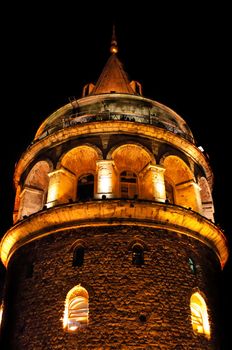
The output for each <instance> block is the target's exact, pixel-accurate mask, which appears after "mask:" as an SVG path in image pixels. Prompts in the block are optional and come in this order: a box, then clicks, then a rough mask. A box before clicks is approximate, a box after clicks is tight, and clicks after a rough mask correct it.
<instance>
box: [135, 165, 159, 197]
mask: <svg viewBox="0 0 232 350" xmlns="http://www.w3.org/2000/svg"><path fill="white" fill-rule="evenodd" d="M164 172H165V169H164V167H162V166H161V165H153V164H148V165H147V166H146V168H145V169H144V170H143V171H142V172H141V173H140V174H139V175H140V177H142V179H143V181H142V182H143V186H142V189H141V197H142V198H144V199H151V200H155V201H158V202H165V200H166V191H165V183H164Z"/></svg>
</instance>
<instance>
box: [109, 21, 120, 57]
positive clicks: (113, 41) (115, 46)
mask: <svg viewBox="0 0 232 350" xmlns="http://www.w3.org/2000/svg"><path fill="white" fill-rule="evenodd" d="M110 52H111V53H117V52H118V43H117V40H116V35H115V25H113V33H112V39H111V46H110Z"/></svg>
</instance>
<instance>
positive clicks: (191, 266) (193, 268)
mask: <svg viewBox="0 0 232 350" xmlns="http://www.w3.org/2000/svg"><path fill="white" fill-rule="evenodd" d="M188 263H189V267H190V270H191V272H192V273H193V274H194V275H195V274H196V264H195V261H194V260H193V259H192V258H188Z"/></svg>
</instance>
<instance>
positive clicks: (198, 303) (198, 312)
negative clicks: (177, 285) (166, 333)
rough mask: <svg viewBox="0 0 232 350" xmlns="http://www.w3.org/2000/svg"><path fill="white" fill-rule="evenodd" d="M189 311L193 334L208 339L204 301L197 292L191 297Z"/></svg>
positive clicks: (207, 321)
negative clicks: (202, 335)
mask: <svg viewBox="0 0 232 350" xmlns="http://www.w3.org/2000/svg"><path fill="white" fill-rule="evenodd" d="M190 309H191V320H192V327H193V331H194V333H197V334H204V335H205V336H206V337H207V338H209V337H210V326H209V317H208V312H207V306H206V303H205V300H204V299H203V297H202V296H201V295H200V294H199V293H198V292H196V293H194V294H193V295H192V296H191V299H190Z"/></svg>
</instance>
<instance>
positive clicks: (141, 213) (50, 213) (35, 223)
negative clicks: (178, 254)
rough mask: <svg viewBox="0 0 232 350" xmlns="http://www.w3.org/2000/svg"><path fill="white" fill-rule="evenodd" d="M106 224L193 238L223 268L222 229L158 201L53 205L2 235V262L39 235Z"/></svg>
mask: <svg viewBox="0 0 232 350" xmlns="http://www.w3.org/2000/svg"><path fill="white" fill-rule="evenodd" d="M107 225H108V226H112V225H113V226H115V225H134V226H146V227H153V228H156V227H157V228H162V229H167V230H170V231H173V232H177V233H180V234H183V235H187V236H190V237H193V238H195V239H197V240H198V241H201V242H202V243H204V244H206V245H207V246H209V247H210V248H212V249H213V250H214V252H215V253H216V255H217V256H218V258H219V260H220V263H221V266H222V268H223V266H224V265H225V263H226V261H227V259H228V255H229V253H228V246H227V240H226V238H225V236H224V234H223V232H222V231H221V230H220V229H219V228H218V227H217V226H216V225H214V224H213V223H212V222H211V221H209V220H207V219H206V218H204V217H203V216H201V215H200V214H198V213H196V212H194V211H191V210H188V209H186V208H183V207H180V206H175V205H167V204H162V203H158V202H148V201H137V200H119V199H117V200H115V199H114V200H111V199H108V200H105V201H102V200H99V201H89V202H85V203H83V202H82V203H80V202H79V203H73V204H64V205H60V206H56V207H53V208H50V209H46V210H44V211H40V212H37V213H35V214H33V215H31V216H29V217H28V218H26V219H24V220H22V221H20V222H18V223H17V224H16V225H15V226H13V227H12V228H11V229H10V230H9V231H8V232H7V233H6V234H5V236H4V237H3V238H2V241H1V246H0V254H1V259H2V262H3V264H4V265H5V266H7V264H8V262H9V260H10V257H11V256H12V254H13V253H14V252H15V251H16V250H17V249H18V248H19V247H21V246H22V245H25V244H27V243H28V242H30V241H32V240H35V239H38V238H40V237H42V236H46V235H49V234H51V233H55V232H59V231H64V230H67V229H70V228H78V227H88V226H89V227H90V226H107Z"/></svg>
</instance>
